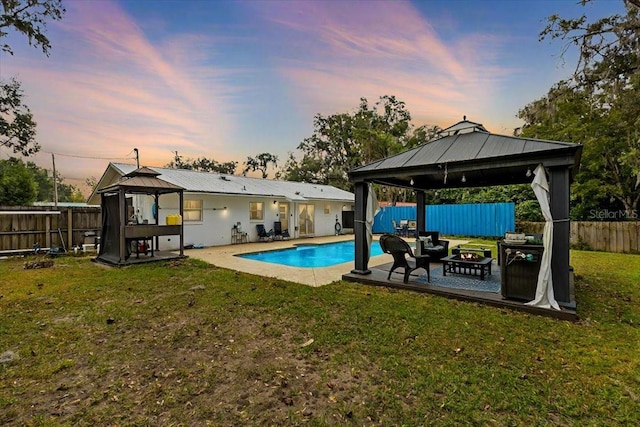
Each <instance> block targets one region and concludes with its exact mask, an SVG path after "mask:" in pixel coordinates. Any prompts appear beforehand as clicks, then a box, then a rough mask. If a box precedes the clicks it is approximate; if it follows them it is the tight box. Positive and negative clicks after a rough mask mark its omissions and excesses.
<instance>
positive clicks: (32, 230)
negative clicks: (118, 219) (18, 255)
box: [0, 206, 102, 252]
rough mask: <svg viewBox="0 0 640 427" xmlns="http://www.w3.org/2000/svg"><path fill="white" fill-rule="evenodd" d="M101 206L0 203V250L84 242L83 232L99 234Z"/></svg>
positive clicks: (69, 244) (66, 246)
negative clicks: (9, 204) (10, 204)
mask: <svg viewBox="0 0 640 427" xmlns="http://www.w3.org/2000/svg"><path fill="white" fill-rule="evenodd" d="M101 223H102V214H101V208H100V207H93V206H90V207H76V206H74V207H58V209H55V208H53V207H40V206H26V207H25V206H21V207H15V206H11V207H3V206H0V252H14V251H24V250H32V249H33V246H34V245H35V244H36V243H37V244H38V245H39V246H40V247H42V248H52V247H58V248H66V249H67V250H70V249H71V248H72V247H74V246H81V245H82V244H83V243H84V239H85V233H87V232H89V233H95V234H96V236H99V235H100V229H101V228H102V224H101Z"/></svg>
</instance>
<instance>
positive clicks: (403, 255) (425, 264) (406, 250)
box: [380, 234, 431, 283]
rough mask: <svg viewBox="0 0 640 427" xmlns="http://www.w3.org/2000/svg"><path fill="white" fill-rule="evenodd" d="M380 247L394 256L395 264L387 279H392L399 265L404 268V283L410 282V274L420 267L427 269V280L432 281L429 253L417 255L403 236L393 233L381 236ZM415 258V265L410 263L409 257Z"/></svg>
mask: <svg viewBox="0 0 640 427" xmlns="http://www.w3.org/2000/svg"><path fill="white" fill-rule="evenodd" d="M380 247H381V248H382V251H383V252H384V253H387V254H390V255H391V256H393V266H392V267H391V269H390V270H389V276H387V280H390V279H391V273H393V270H395V269H396V268H398V267H402V268H404V283H408V282H409V274H410V273H411V272H412V271H414V270H417V269H418V268H424V269H425V270H426V271H427V282H431V272H430V271H429V261H430V257H429V255H420V256H416V255H414V254H413V251H412V250H411V246H409V244H408V243H407V242H405V241H404V240H403V239H402V238H400V237H398V236H395V235H393V234H383V235H382V236H380ZM407 256H409V258H413V259H414V260H415V261H414V263H413V265H411V264H410V263H409V259H408V258H407Z"/></svg>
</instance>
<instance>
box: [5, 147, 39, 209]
mask: <svg viewBox="0 0 640 427" xmlns="http://www.w3.org/2000/svg"><path fill="white" fill-rule="evenodd" d="M37 194H38V190H37V186H36V181H35V179H34V177H33V174H32V173H31V171H30V170H29V169H28V168H27V167H26V165H25V164H24V163H23V162H22V160H20V159H17V158H15V157H12V158H10V159H8V160H0V206H3V205H4V206H23V205H30V204H31V203H33V202H34V201H35V200H36V196H37Z"/></svg>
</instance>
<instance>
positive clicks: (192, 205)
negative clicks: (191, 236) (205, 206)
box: [182, 200, 202, 221]
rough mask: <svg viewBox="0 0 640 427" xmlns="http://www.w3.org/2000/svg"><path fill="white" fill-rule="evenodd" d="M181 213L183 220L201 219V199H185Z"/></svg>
mask: <svg viewBox="0 0 640 427" xmlns="http://www.w3.org/2000/svg"><path fill="white" fill-rule="evenodd" d="M182 213H183V216H184V218H183V220H184V221H202V200H185V201H184V206H183V212H182Z"/></svg>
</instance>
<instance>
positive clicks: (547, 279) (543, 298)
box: [526, 164, 560, 310]
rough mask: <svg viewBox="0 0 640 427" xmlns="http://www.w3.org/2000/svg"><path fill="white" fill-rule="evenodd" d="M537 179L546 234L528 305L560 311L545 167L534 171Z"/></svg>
mask: <svg viewBox="0 0 640 427" xmlns="http://www.w3.org/2000/svg"><path fill="white" fill-rule="evenodd" d="M534 174H535V177H534V178H533V182H532V183H531V187H532V188H533V192H534V193H535V194H536V198H537V199H538V203H540V209H541V210H542V216H544V220H545V223H544V234H543V235H542V242H543V244H544V251H543V252H542V259H541V260H540V272H539V273H538V283H537V285H536V296H535V298H534V299H533V301H529V302H528V303H526V305H531V306H534V307H543V308H551V307H553V308H555V309H556V310H560V306H558V303H557V302H556V298H555V296H554V294H553V279H552V277H551V252H552V250H551V249H552V243H553V217H552V216H551V208H550V207H549V183H548V182H547V175H546V172H545V170H544V166H542V164H539V165H538V167H536V170H535V171H534Z"/></svg>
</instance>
